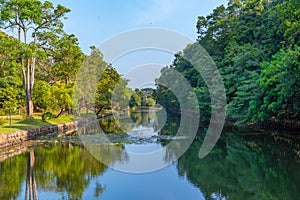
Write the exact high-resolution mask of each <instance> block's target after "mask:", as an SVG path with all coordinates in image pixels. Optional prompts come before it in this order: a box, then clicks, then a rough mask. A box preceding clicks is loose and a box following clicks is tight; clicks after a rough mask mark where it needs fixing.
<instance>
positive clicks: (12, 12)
mask: <svg viewBox="0 0 300 200" xmlns="http://www.w3.org/2000/svg"><path fill="white" fill-rule="evenodd" d="M69 11H70V10H69V9H67V8H65V7H63V6H61V5H58V6H57V7H56V8H54V6H53V4H52V3H51V2H49V1H45V2H43V3H42V2H41V1H39V0H1V1H0V25H1V28H2V29H11V30H13V31H16V32H17V35H18V40H19V41H21V42H22V49H23V51H22V52H21V54H20V56H19V57H20V63H21V67H22V74H23V82H24V91H25V96H26V98H25V100H26V111H27V115H28V116H30V117H31V116H32V115H33V101H32V93H33V86H34V79H35V65H36V60H37V59H39V58H42V57H45V56H44V54H43V53H42V51H41V50H40V49H39V45H38V44H39V41H38V40H39V37H38V35H39V34H42V33H45V32H53V33H57V34H59V33H61V32H62V28H63V23H62V21H61V18H62V17H64V16H65V14H66V13H68V12H69Z"/></svg>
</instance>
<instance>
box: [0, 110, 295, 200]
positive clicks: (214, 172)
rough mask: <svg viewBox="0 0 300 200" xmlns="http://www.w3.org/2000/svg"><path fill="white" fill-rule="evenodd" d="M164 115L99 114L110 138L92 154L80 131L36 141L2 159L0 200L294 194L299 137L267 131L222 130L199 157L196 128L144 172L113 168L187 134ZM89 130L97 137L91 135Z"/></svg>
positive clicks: (200, 137) (189, 199)
mask: <svg viewBox="0 0 300 200" xmlns="http://www.w3.org/2000/svg"><path fill="white" fill-rule="evenodd" d="M164 116H165V115H164V114H163V113H160V111H156V112H154V111H145V112H138V113H133V114H132V115H131V117H130V118H124V119H121V120H120V121H119V122H118V123H117V122H116V121H114V120H112V119H104V120H102V121H101V122H100V125H101V127H102V130H103V131H104V132H110V133H111V134H109V135H108V136H107V138H109V140H110V141H111V142H112V144H111V143H110V144H109V145H107V144H104V145H103V144H102V145H100V146H98V147H97V148H98V149H97V156H95V154H93V152H91V151H90V150H89V148H88V147H87V146H86V145H83V143H82V142H80V137H79V136H72V137H66V138H56V139H53V138H51V139H47V138H42V139H40V140H37V141H33V142H32V143H31V144H30V145H31V147H30V148H28V150H27V151H25V152H23V153H21V154H20V155H16V156H14V157H12V158H8V159H6V160H4V161H2V162H0V199H30V198H31V199H89V200H90V199H113V200H114V199H130V200H132V199H171V200H173V199H187V200H193V199H299V196H300V190H299V188H300V143H299V139H297V138H294V139H291V138H287V137H283V136H279V135H272V134H271V133H260V134H257V133H255V132H253V133H251V132H250V133H249V132H247V134H243V133H239V132H230V131H226V132H224V133H222V135H221V137H220V139H219V141H218V143H217V144H216V146H215V147H214V148H213V150H212V151H211V152H210V153H209V155H208V156H206V157H205V158H203V159H199V157H198V154H199V150H200V147H201V145H202V143H203V139H204V136H205V134H206V129H205V128H199V131H198V134H197V136H196V138H195V139H193V142H192V144H191V145H190V146H189V148H188V149H187V151H185V153H184V154H183V155H182V156H180V158H179V159H178V160H176V161H175V162H173V163H171V164H170V165H168V164H167V166H166V167H164V168H162V169H159V170H154V171H151V172H148V173H136V174H134V173H128V172H122V171H118V170H117V169H116V168H118V167H117V166H121V165H126V166H130V165H131V164H133V162H134V160H133V159H132V158H131V157H130V155H129V154H128V153H126V152H134V153H147V152H153V151H157V150H159V149H162V148H164V147H166V146H168V144H169V143H170V142H171V141H172V140H178V141H179V140H185V138H182V137H181V138H180V137H176V133H177V131H178V127H179V124H180V118H178V117H171V116H168V117H167V118H166V119H164ZM185 130H186V131H188V125H187V127H186V128H185ZM96 132H97V131H96ZM85 134H87V138H89V131H87V133H85ZM79 135H80V134H79ZM90 136H91V138H90V140H92V141H93V142H94V143H97V140H96V139H95V133H93V134H91V135H90ZM176 144H177V143H176ZM178 144H179V143H178ZM114 147H118V148H114ZM124 152H125V153H124ZM174 156H175V157H176V156H177V152H176V149H175V150H174V149H168V148H167V149H166V151H165V155H164V157H163V158H164V159H162V161H161V162H166V163H168V162H169V161H170V160H172V158H173V157H174ZM99 157H101V159H100V160H101V161H103V160H104V161H105V162H104V163H105V164H103V162H101V161H99ZM153 162H155V161H154V160H153ZM107 165H108V166H107Z"/></svg>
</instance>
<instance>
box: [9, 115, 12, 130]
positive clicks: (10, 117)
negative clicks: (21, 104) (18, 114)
mask: <svg viewBox="0 0 300 200" xmlns="http://www.w3.org/2000/svg"><path fill="white" fill-rule="evenodd" d="M11 121H12V119H11V112H9V126H10V127H11V124H12V123H11Z"/></svg>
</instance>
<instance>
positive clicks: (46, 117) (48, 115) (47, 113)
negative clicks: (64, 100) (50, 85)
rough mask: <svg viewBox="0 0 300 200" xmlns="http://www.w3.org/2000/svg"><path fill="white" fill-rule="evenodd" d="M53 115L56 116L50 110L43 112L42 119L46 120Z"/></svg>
mask: <svg viewBox="0 0 300 200" xmlns="http://www.w3.org/2000/svg"><path fill="white" fill-rule="evenodd" d="M55 117H56V115H55V114H54V113H52V112H50V111H46V112H43V114H42V120H43V121H47V120H49V119H53V118H55Z"/></svg>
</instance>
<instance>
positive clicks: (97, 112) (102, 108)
mask: <svg viewBox="0 0 300 200" xmlns="http://www.w3.org/2000/svg"><path fill="white" fill-rule="evenodd" d="M103 108H104V106H102V107H101V108H100V109H99V110H98V112H97V113H96V115H97V116H98V115H99V114H100V112H101V111H102V110H103Z"/></svg>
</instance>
